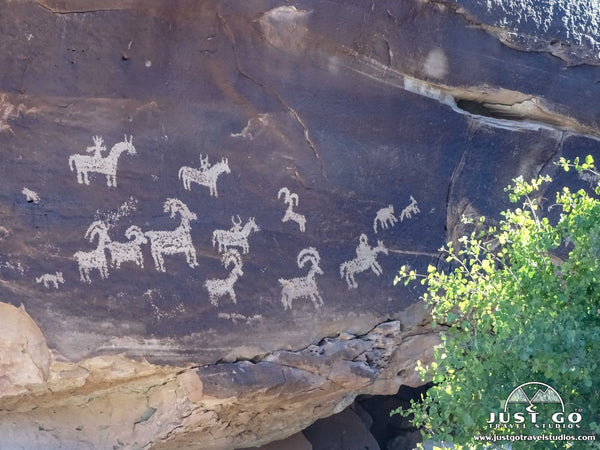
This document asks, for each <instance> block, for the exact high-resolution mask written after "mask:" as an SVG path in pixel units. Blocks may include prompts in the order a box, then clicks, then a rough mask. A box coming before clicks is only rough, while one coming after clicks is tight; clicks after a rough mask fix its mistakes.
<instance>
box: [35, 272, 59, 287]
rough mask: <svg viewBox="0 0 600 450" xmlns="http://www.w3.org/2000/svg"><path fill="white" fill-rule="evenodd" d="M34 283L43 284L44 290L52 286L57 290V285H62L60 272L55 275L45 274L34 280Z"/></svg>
mask: <svg viewBox="0 0 600 450" xmlns="http://www.w3.org/2000/svg"><path fill="white" fill-rule="evenodd" d="M35 281H36V283H44V287H45V288H46V289H50V286H54V289H58V284H59V283H61V284H62V283H64V282H65V280H64V278H63V274H62V272H56V273H45V274H43V275H42V276H39V277H37V278H36V279H35Z"/></svg>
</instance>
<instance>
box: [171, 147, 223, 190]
mask: <svg viewBox="0 0 600 450" xmlns="http://www.w3.org/2000/svg"><path fill="white" fill-rule="evenodd" d="M222 173H231V170H230V169H229V161H228V160H227V158H223V159H221V162H218V163H216V164H213V165H212V166H211V165H210V164H209V163H208V156H206V157H203V156H202V154H200V169H196V168H194V167H189V166H183V167H181V168H180V169H179V179H180V180H181V181H183V188H184V189H186V190H188V191H189V190H191V183H192V182H194V183H198V184H199V185H202V186H206V187H208V190H209V193H210V195H212V196H215V197H218V196H219V194H218V192H217V178H218V177H219V175H221V174H222Z"/></svg>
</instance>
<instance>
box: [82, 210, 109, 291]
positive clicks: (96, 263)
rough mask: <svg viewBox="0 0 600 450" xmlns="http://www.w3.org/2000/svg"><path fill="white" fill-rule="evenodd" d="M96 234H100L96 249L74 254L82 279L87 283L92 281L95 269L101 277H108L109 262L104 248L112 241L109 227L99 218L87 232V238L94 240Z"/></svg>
mask: <svg viewBox="0 0 600 450" xmlns="http://www.w3.org/2000/svg"><path fill="white" fill-rule="evenodd" d="M96 236H98V245H97V247H96V249H95V250H91V251H89V252H84V251H79V252H76V253H75V254H74V255H73V256H74V257H75V259H76V260H77V263H78V264H79V276H80V278H81V281H84V282H86V283H91V282H92V280H91V278H90V272H91V271H92V270H93V269H96V270H97V271H98V272H99V273H100V278H102V279H105V278H107V277H108V264H107V261H106V254H105V252H104V250H105V249H106V247H107V245H108V244H109V243H110V237H109V236H108V227H107V226H106V224H105V223H103V222H100V221H99V220H97V221H95V222H92V224H91V225H90V226H89V227H88V229H87V231H86V233H85V238H86V239H87V240H89V241H90V242H93V241H94V239H95V238H96Z"/></svg>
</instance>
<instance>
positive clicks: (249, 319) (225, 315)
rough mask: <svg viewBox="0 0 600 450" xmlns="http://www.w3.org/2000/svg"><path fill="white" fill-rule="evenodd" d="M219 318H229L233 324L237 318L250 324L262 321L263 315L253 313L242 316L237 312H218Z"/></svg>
mask: <svg viewBox="0 0 600 450" xmlns="http://www.w3.org/2000/svg"><path fill="white" fill-rule="evenodd" d="M217 317H218V318H219V319H225V320H231V321H232V322H233V324H234V325H235V324H237V322H238V320H239V321H241V322H246V325H252V324H253V323H260V322H262V319H263V317H262V316H261V315H260V314H254V315H253V316H244V315H243V314H239V313H231V314H230V313H219V314H218V315H217Z"/></svg>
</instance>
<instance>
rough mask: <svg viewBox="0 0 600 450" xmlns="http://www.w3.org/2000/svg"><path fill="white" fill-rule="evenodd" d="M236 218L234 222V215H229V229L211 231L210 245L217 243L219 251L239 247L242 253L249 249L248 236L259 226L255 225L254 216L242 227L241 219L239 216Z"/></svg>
mask: <svg viewBox="0 0 600 450" xmlns="http://www.w3.org/2000/svg"><path fill="white" fill-rule="evenodd" d="M237 218H238V220H237V222H236V221H235V218H234V216H231V223H232V224H233V226H232V227H231V229H229V230H215V231H213V237H212V245H213V247H214V246H215V245H216V244H219V253H221V252H224V251H225V250H227V249H228V248H229V247H240V248H241V249H242V253H248V252H249V251H250V246H249V245H248V236H249V235H250V233H251V232H253V231H255V232H257V231H260V227H259V226H258V225H256V222H255V221H254V217H250V218H249V219H248V221H247V222H246V223H245V224H244V226H243V227H242V219H240V216H237Z"/></svg>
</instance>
